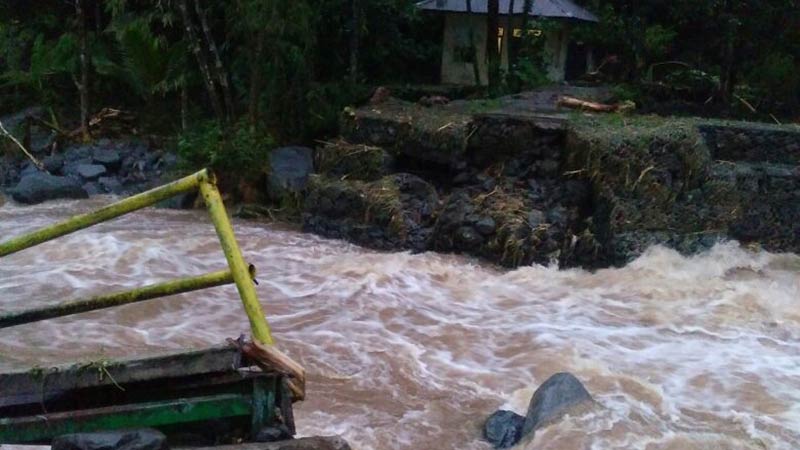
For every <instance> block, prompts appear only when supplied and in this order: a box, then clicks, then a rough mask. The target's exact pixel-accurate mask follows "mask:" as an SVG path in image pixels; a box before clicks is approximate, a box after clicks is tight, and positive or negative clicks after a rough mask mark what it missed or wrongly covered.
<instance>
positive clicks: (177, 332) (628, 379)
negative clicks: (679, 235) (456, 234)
mask: <svg viewBox="0 0 800 450" xmlns="http://www.w3.org/2000/svg"><path fill="white" fill-rule="evenodd" d="M108 201H109V199H107V198H106V199H104V198H95V199H92V200H84V201H67V202H52V203H47V204H43V205H38V206H33V207H20V206H17V205H13V204H6V205H4V206H2V207H0V240H5V239H7V238H9V237H11V236H14V235H17V234H20V233H23V232H25V231H29V230H32V229H35V228H37V227H40V226H43V225H46V224H49V223H53V222H55V221H57V220H60V219H63V218H65V217H68V216H69V215H72V214H76V213H79V212H85V211H89V210H91V209H93V208H96V207H98V206H100V205H102V204H105V203H107V202H108ZM235 228H236V232H237V237H238V239H239V241H240V243H241V245H242V247H243V250H244V253H245V257H246V259H247V260H248V261H250V262H252V263H254V264H255V265H256V266H257V267H258V269H259V276H258V279H259V281H260V285H259V286H258V293H259V296H260V298H261V301H262V303H263V305H264V309H265V311H266V313H267V317H268V319H269V321H270V323H271V325H272V326H273V332H274V334H275V337H276V339H277V340H278V341H279V345H280V346H281V348H282V349H284V350H285V351H286V352H287V353H289V354H290V355H291V356H292V357H293V358H295V359H296V360H298V361H299V362H300V363H302V364H303V365H304V366H305V367H306V369H307V370H308V372H309V383H308V387H309V392H308V400H307V401H305V402H304V403H302V404H299V405H298V406H297V411H296V416H297V418H298V422H299V423H298V426H299V433H300V434H302V435H314V434H323V435H328V434H341V435H343V436H344V437H345V438H346V439H347V440H349V441H350V442H351V444H352V445H353V448H354V449H361V450H371V449H374V450H379V449H380V450H383V449H423V450H428V449H430V450H448V449H459V450H464V449H488V448H490V447H489V445H488V444H487V443H485V442H483V441H482V439H481V426H482V424H483V421H484V420H485V418H486V417H487V416H488V415H489V414H491V413H492V412H494V411H495V410H496V409H498V408H501V407H502V408H508V409H513V410H516V411H517V412H524V410H525V408H526V406H527V402H528V400H529V398H530V396H531V394H532V393H533V390H534V389H535V387H536V386H538V385H539V384H540V383H541V382H543V381H544V380H545V379H546V378H547V377H549V376H550V375H552V374H554V373H556V372H560V371H569V372H572V373H573V374H575V375H576V376H577V377H578V378H579V379H581V380H582V381H583V382H584V384H585V385H586V386H587V388H588V390H589V391H590V392H591V393H592V394H593V396H594V397H595V399H596V400H597V401H598V402H599V404H600V408H598V409H595V410H594V411H592V412H588V413H585V414H583V415H580V416H576V417H568V418H566V419H565V420H563V421H561V422H559V423H557V424H555V425H552V426H550V427H548V428H545V429H543V430H540V431H539V432H537V434H536V436H535V437H534V439H533V440H532V441H529V442H525V443H523V444H520V446H519V447H520V448H526V449H536V450H539V449H558V450H573V449H575V450H577V449H592V450H595V449H596V450H601V449H626V450H627V449H639V450H679V449H680V450H692V449H696V450H700V449H703V450H706V449H707V450H711V449H754V450H755V449H759V450H762V449H775V450H793V449H797V448H800V257H799V256H797V255H791V254H770V253H766V252H751V251H747V250H744V249H742V248H740V247H739V246H738V245H736V244H735V243H730V244H725V245H719V246H717V247H715V248H714V249H713V250H711V251H710V252H708V253H705V254H702V255H699V256H695V257H690V258H687V257H683V256H680V255H678V254H677V253H675V252H673V251H670V250H667V249H664V248H659V247H656V248H652V249H650V251H648V252H647V253H646V254H645V255H643V256H642V257H640V258H639V259H637V260H636V261H634V262H633V263H631V264H629V265H628V266H627V267H625V268H620V269H606V270H600V271H597V272H595V273H590V272H586V271H583V270H577V269H573V270H558V269H556V268H549V267H539V266H536V267H525V268H521V269H518V270H514V271H501V270H498V269H495V268H492V267H489V266H487V265H485V264H481V263H479V262H476V261H475V260H471V259H467V258H464V257H459V256H447V255H438V254H433V253H428V254H421V255H411V254H408V253H379V252H373V251H369V250H365V249H362V248H359V247H356V246H353V245H349V244H346V243H344V242H341V241H332V240H325V239H321V238H319V237H315V236H312V235H308V234H302V233H299V232H296V231H293V230H290V229H286V228H281V227H276V226H270V225H264V224H260V223H256V222H247V221H236V222H235ZM224 267H225V260H224V258H223V255H222V252H221V250H220V247H219V244H218V241H217V239H216V235H215V233H214V230H213V228H212V226H211V224H210V222H209V220H208V218H207V217H206V216H205V215H204V213H203V212H201V211H191V212H186V211H168V210H153V209H151V210H145V211H142V212H139V213H135V214H132V215H128V216H125V217H123V218H120V219H118V220H115V221H113V222H109V223H107V224H103V225H99V226H97V227H93V228H90V229H88V230H84V231H81V232H79V233H76V234H73V235H70V236H68V237H64V238H61V239H58V240H56V241H53V242H50V243H47V244H44V245H41V246H39V247H36V248H34V249H29V250H26V251H24V252H21V253H18V254H15V255H11V256H8V257H6V258H2V259H0V311H13V310H19V309H24V308H29V307H32V306H36V305H42V304H47V303H51V302H56V301H62V300H67V299H71V298H77V297H86V296H87V295H91V294H97V293H101V292H108V291H111V290H119V289H123V288H130V287H134V286H140V285H143V284H145V283H153V282H157V281H163V280H167V279H171V278H175V277H182V276H188V275H198V274H201V273H205V272H211V271H215V270H219V269H222V268H224ZM246 331H247V319H246V317H245V315H244V312H243V311H242V308H241V305H240V302H239V300H238V296H237V294H236V290H235V288H233V287H231V286H226V287H220V288H215V289H211V290H207V291H203V292H199V293H195V294H190V295H189V294H187V295H181V296H177V297H175V298H167V299H161V300H153V301H150V302H145V303H142V304H137V305H130V306H125V307H120V308H116V309H112V310H106V311H98V312H93V313H87V314H83V315H80V316H75V317H69V318H63V319H57V320H51V321H47V322H41V323H37V324H32V325H27V326H20V327H14V328H9V329H5V330H0V370H2V369H3V368H9V367H12V366H19V365H47V364H54V363H57V362H65V361H73V360H77V361H80V360H91V359H95V360H96V359H97V357H98V356H101V355H102V356H105V357H112V356H123V355H133V354H145V353H147V352H148V351H154V350H160V349H166V348H168V349H178V348H185V347H202V346H206V345H209V344H219V343H222V342H223V341H224V339H225V338H227V337H236V336H238V335H240V334H241V333H243V332H246Z"/></svg>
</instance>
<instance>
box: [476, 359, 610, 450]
mask: <svg viewBox="0 0 800 450" xmlns="http://www.w3.org/2000/svg"><path fill="white" fill-rule="evenodd" d="M593 404H594V400H592V396H591V395H589V392H588V391H586V388H584V387H583V384H581V382H580V381H578V379H577V378H575V376H574V375H572V374H569V373H557V374H555V375H553V376H552V377H550V378H548V379H547V381H545V382H544V383H543V384H542V385H541V386H539V389H537V390H536V392H535V393H534V394H533V398H531V402H530V404H529V405H528V412H527V414H526V415H525V417H522V416H520V415H519V414H516V413H514V412H511V411H503V410H500V411H496V412H495V413H494V414H492V415H491V416H489V418H488V419H487V420H486V423H485V424H484V426H483V436H484V438H485V439H486V440H487V441H489V442H490V443H491V444H492V445H493V446H494V448H498V449H500V448H509V447H513V446H514V445H516V444H517V443H518V442H519V441H520V440H522V438H524V437H526V436H528V435H530V434H532V433H533V432H535V431H536V430H537V429H539V428H542V427H544V426H547V425H549V424H552V423H553V422H555V421H557V420H559V419H561V418H562V417H564V416H565V415H567V414H569V413H572V412H577V411H580V410H581V408H586V407H589V406H591V405H593Z"/></svg>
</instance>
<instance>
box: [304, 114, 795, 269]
mask: <svg viewBox="0 0 800 450" xmlns="http://www.w3.org/2000/svg"><path fill="white" fill-rule="evenodd" d="M519 102H520V101H519V100H517V101H516V103H515V101H512V102H510V103H505V104H504V103H503V102H502V101H500V102H498V103H496V104H493V103H487V102H452V103H451V104H449V105H444V106H434V107H424V106H421V105H418V104H413V103H407V102H402V101H398V100H389V101H387V102H385V103H382V104H379V105H374V106H369V107H364V108H360V109H357V110H349V111H347V112H346V114H345V117H344V121H343V127H342V128H343V137H342V139H341V140H339V141H335V142H330V143H328V144H326V145H324V146H322V147H321V148H319V149H317V155H316V156H317V171H318V172H319V173H318V174H317V175H315V176H313V177H312V178H311V180H310V183H309V185H308V187H307V195H306V197H305V207H304V215H303V217H304V226H305V229H306V230H308V231H312V232H315V233H319V234H322V235H324V236H329V237H335V238H344V239H348V240H350V241H353V242H356V243H359V244H361V245H366V246H371V247H375V248H379V249H411V250H414V251H425V250H436V251H446V252H459V253H466V254H470V255H475V256H479V257H482V258H485V259H488V260H490V261H493V262H496V263H499V264H502V265H504V266H508V267H515V266H519V265H527V264H531V263H550V262H558V263H559V264H561V265H562V266H565V267H566V266H583V267H604V266H609V265H620V264H624V263H626V262H628V261H630V260H631V259H633V258H635V257H636V256H638V255H639V254H641V253H642V252H643V251H644V250H646V249H647V248H648V247H649V246H651V245H654V244H662V245H666V246H669V247H672V248H675V249H678V250H680V251H681V252H684V253H694V252H697V251H700V250H703V249H707V248H709V247H710V246H713V245H714V244H715V243H716V242H718V241H719V240H723V239H736V240H739V241H741V242H743V243H748V244H759V245H761V246H763V247H764V248H766V249H768V250H770V251H792V252H798V251H800V226H798V225H797V224H798V223H800V127H796V126H770V125H761V124H751V123H742V122H733V123H729V122H721V121H709V120H700V119H677V118H658V117H645V116H622V115H609V116H589V115H580V114H576V113H572V114H569V115H568V114H565V113H563V112H558V111H552V110H551V111H534V110H530V109H521V108H518V107H515V104H518V103H519Z"/></svg>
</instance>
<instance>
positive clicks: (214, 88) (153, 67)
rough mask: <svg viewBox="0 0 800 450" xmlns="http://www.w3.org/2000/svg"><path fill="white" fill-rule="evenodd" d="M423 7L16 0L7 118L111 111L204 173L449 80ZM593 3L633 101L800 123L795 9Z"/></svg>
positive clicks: (598, 36)
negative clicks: (146, 124)
mask: <svg viewBox="0 0 800 450" xmlns="http://www.w3.org/2000/svg"><path fill="white" fill-rule="evenodd" d="M475 1H478V0H473V3H474V2H475ZM518 1H525V0H518ZM415 3H416V2H415V1H414V0H293V1H287V0H223V1H210V0H143V1H130V0H105V1H103V0H38V1H36V2H31V1H27V0H6V1H4V2H0V110H2V111H0V112H7V111H10V110H12V109H14V108H18V107H20V106H24V105H28V104H31V103H38V104H42V105H44V106H46V107H49V108H50V111H51V119H52V122H53V123H55V124H58V123H59V122H60V121H62V120H67V121H68V120H69V119H72V120H73V121H76V122H77V118H78V117H80V118H81V119H80V123H79V125H85V124H86V121H87V120H88V117H89V116H90V115H91V113H92V112H96V111H97V110H99V109H100V108H102V107H104V106H121V107H125V108H128V109H136V110H139V111H142V112H143V114H141V115H140V116H148V117H150V118H151V120H150V123H151V124H155V125H157V126H158V127H160V128H161V129H160V130H158V131H160V132H167V133H182V135H183V138H182V139H181V140H180V141H181V142H184V143H186V142H207V143H209V144H208V146H207V147H205V148H203V149H201V150H198V154H197V155H194V157H196V161H197V163H198V164H199V163H202V162H215V161H219V160H220V158H219V151H220V149H221V148H224V149H226V151H228V152H234V151H235V149H234V150H231V145H229V144H227V143H225V144H222V143H220V142H219V141H220V140H222V141H232V142H239V141H241V142H249V141H250V140H252V139H255V137H256V136H266V135H269V136H271V139H269V142H270V145H271V143H273V142H274V143H277V144H281V143H291V142H302V141H305V142H309V141H311V140H313V139H315V138H318V137H320V136H324V135H326V134H331V133H333V132H335V127H336V123H337V118H338V115H339V113H340V111H341V110H342V107H343V106H345V105H347V104H350V103H353V102H356V101H363V100H364V99H366V98H367V97H368V96H369V94H370V90H371V89H370V88H369V87H368V86H376V85H379V84H413V83H435V82H436V81H437V75H438V71H439V61H440V55H441V36H442V22H443V21H442V18H441V16H437V15H428V14H423V13H421V12H420V11H418V10H417V9H416V7H415ZM491 3H492V4H496V3H497V2H494V1H493V2H491ZM580 3H582V4H583V5H584V6H586V7H587V8H588V9H590V10H592V11H594V12H595V13H596V14H597V15H598V16H599V17H600V19H601V22H600V23H599V24H593V25H580V26H578V27H577V30H578V34H577V37H578V39H582V40H583V41H584V42H586V43H588V44H590V45H591V46H592V47H594V48H595V49H596V50H597V53H598V55H599V58H598V59H602V57H603V56H605V64H602V66H601V69H600V72H599V74H600V75H602V81H605V82H610V83H624V84H622V85H621V86H620V87H619V88H618V89H617V92H618V93H619V94H620V96H623V97H635V98H641V97H644V96H649V97H651V98H657V99H658V100H662V101H663V100H671V99H680V100H681V101H690V102H694V103H695V104H701V105H709V104H711V105H721V107H722V108H727V109H728V110H732V109H740V110H742V109H745V108H746V109H745V111H750V112H752V111H753V110H756V111H758V113H759V114H761V115H762V117H763V115H764V114H767V113H769V114H775V115H777V116H780V117H790V118H791V117H796V115H797V114H796V111H797V108H798V105H800V5H798V1H797V0H673V1H669V2H667V1H664V0H648V1H639V0H584V1H582V2H580ZM491 22H492V21H491V20H490V23H491ZM515 54H519V55H521V56H520V57H519V58H515V61H516V64H514V66H513V68H512V70H511V72H510V73H507V74H502V76H504V77H505V83H502V84H501V86H502V89H506V90H508V89H510V90H515V89H522V88H525V87H529V86H532V85H537V84H540V83H541V82H542V81H543V80H542V79H541V76H540V73H539V72H537V70H536V67H535V57H534V56H535V52H531V51H530V49H528V51H527V52H526V49H515ZM493 93H497V92H496V91H493ZM209 120H211V121H212V122H209ZM181 130H182V131H181ZM233 147H236V146H235V145H234V146H233ZM259 148H261V147H259ZM259 151H260V150H259ZM252 153H253V150H252V149H247V150H246V151H244V153H242V154H239V155H235V156H233V157H232V158H231V159H232V160H234V161H239V160H241V162H243V163H246V161H247V160H248V158H250V157H252V156H253V154H252ZM256 153H257V152H256ZM190 159H191V158H190Z"/></svg>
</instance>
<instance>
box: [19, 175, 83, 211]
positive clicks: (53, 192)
mask: <svg viewBox="0 0 800 450" xmlns="http://www.w3.org/2000/svg"><path fill="white" fill-rule="evenodd" d="M88 196H89V195H88V194H87V193H86V191H85V190H83V188H81V186H80V184H78V183H77V182H76V181H75V180H72V179H70V178H67V177H57V176H54V175H49V174H46V173H44V172H37V173H32V174H29V175H26V176H24V177H23V178H22V180H20V182H19V183H18V184H17V186H16V187H15V188H14V189H13V190H12V191H11V197H12V198H13V199H14V200H16V201H18V202H20V203H26V204H34V203H41V202H44V201H47V200H55V199H58V198H87V197H88Z"/></svg>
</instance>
